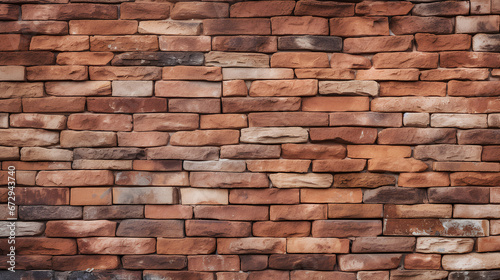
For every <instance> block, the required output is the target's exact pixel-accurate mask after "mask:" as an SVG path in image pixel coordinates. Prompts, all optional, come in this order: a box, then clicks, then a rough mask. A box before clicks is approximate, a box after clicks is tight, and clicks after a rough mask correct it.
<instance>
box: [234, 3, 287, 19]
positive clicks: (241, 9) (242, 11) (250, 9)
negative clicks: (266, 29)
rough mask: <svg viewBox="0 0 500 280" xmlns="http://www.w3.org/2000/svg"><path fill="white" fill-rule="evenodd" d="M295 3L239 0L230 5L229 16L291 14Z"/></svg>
mask: <svg viewBox="0 0 500 280" xmlns="http://www.w3.org/2000/svg"><path fill="white" fill-rule="evenodd" d="M294 7H295V3H292V2H289V1H259V2H239V3H235V4H233V5H231V10H230V13H231V17H274V16H287V15H291V14H292V12H293V8H294Z"/></svg>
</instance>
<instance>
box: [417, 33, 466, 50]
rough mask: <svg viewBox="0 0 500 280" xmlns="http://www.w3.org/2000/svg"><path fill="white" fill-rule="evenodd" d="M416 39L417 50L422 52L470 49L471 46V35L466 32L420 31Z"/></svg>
mask: <svg viewBox="0 0 500 280" xmlns="http://www.w3.org/2000/svg"><path fill="white" fill-rule="evenodd" d="M415 41H416V45H417V50H418V51H421V52H430V51H459V50H468V49H469V48H470V46H471V36H470V35H466V34H450V35H435V34H428V33H418V34H415Z"/></svg>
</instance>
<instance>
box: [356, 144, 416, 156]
mask: <svg viewBox="0 0 500 280" xmlns="http://www.w3.org/2000/svg"><path fill="white" fill-rule="evenodd" d="M347 156H348V157H350V158H368V159H370V158H385V157H388V158H394V157H395V158H405V157H410V156H411V148H410V147H405V146H377V145H363V146H361V145H348V146H347Z"/></svg>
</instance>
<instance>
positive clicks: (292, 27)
mask: <svg viewBox="0 0 500 280" xmlns="http://www.w3.org/2000/svg"><path fill="white" fill-rule="evenodd" d="M271 26H272V34H273V35H328V34H329V32H328V20H327V19H325V18H320V17H311V16H304V17H273V18H271Z"/></svg>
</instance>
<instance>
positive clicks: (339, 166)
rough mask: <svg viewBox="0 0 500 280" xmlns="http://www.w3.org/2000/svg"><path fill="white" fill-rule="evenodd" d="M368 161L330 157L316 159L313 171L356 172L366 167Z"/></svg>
mask: <svg viewBox="0 0 500 280" xmlns="http://www.w3.org/2000/svg"><path fill="white" fill-rule="evenodd" d="M365 166H366V161H365V160H363V159H330V160H314V161H313V166H312V171H313V172H355V171H361V170H363V169H364V168H365Z"/></svg>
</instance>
